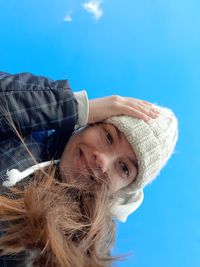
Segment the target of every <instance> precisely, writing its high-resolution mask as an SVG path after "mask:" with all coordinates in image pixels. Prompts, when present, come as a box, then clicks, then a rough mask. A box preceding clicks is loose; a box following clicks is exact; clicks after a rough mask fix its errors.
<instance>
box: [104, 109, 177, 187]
mask: <svg viewBox="0 0 200 267" xmlns="http://www.w3.org/2000/svg"><path fill="white" fill-rule="evenodd" d="M154 107H155V108H157V109H158V110H159V112H160V115H159V116H158V117H157V118H156V119H151V120H150V121H149V122H144V121H143V120H141V119H135V118H133V117H130V116H114V117H111V118H109V119H107V120H106V121H105V122H106V123H111V124H113V125H114V126H115V127H117V128H118V129H119V131H120V132H122V133H123V134H124V135H125V137H126V139H127V141H128V142H129V143H130V145H131V146H132V148H133V151H134V152H135V154H136V157H137V160H138V175H137V177H136V179H135V180H134V182H133V183H132V184H130V185H129V186H128V187H127V190H128V191H131V192H136V191H137V190H139V189H141V188H143V187H145V186H146V185H147V184H149V183H150V182H151V181H152V180H153V179H154V178H155V177H156V176H157V175H158V174H159V172H160V170H161V169H162V167H163V166H164V165H165V164H166V162H167V160H168V159H169V158H170V156H171V154H172V152H173V150H174V147H175V144H176V141H177V137H178V129H177V119H176V117H175V115H174V113H173V112H172V111H171V110H170V109H167V108H162V107H158V106H154ZM127 190H126V191H127Z"/></svg>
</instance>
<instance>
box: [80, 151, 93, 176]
mask: <svg viewBox="0 0 200 267" xmlns="http://www.w3.org/2000/svg"><path fill="white" fill-rule="evenodd" d="M79 159H80V160H79V163H80V166H81V168H80V169H81V170H82V171H83V175H86V176H87V177H89V178H90V179H91V180H92V181H94V175H93V172H92V169H91V168H90V167H89V166H88V163H87V160H86V158H85V155H84V153H83V151H82V150H81V149H79Z"/></svg>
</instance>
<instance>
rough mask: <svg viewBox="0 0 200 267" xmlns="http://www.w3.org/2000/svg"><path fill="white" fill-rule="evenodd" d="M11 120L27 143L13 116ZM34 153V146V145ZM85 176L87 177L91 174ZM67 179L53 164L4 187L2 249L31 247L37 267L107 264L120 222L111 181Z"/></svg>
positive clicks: (3, 251)
mask: <svg viewBox="0 0 200 267" xmlns="http://www.w3.org/2000/svg"><path fill="white" fill-rule="evenodd" d="M8 121H9V124H10V125H11V127H12V128H13V130H14V132H15V133H16V135H17V136H18V137H19V139H20V140H21V142H22V143H23V144H24V146H25V147H26V144H25V143H24V140H23V138H22V137H21V136H20V134H19V132H18V130H17V129H16V127H15V125H14V124H13V122H12V119H11V117H10V118H9V117H8ZM28 152H29V153H30V155H31V152H30V151H28ZM81 175H83V178H85V174H84V173H83V174H81ZM79 178H80V179H76V180H75V181H74V182H73V184H72V183H67V182H66V181H65V182H63V181H62V179H61V175H60V173H59V169H58V167H57V166H54V165H53V164H52V165H51V166H50V167H49V168H48V169H46V170H43V169H41V170H39V171H37V172H36V173H35V174H34V175H32V177H31V179H30V181H29V183H28V184H26V185H25V186H24V185H23V181H22V186H20V183H19V186H17V187H16V186H15V187H13V188H11V189H3V190H4V194H2V195H1V196H0V222H2V226H1V230H2V232H3V235H2V236H1V237H0V252H1V255H12V254H17V253H20V252H23V251H30V252H31V253H30V259H31V262H32V263H33V266H37V267H42V266H43V267H45V266H48V267H71V266H73V267H105V266H111V264H112V261H113V260H115V259H114V258H113V257H112V256H111V255H110V249H111V247H112V245H113V243H114V236H115V224H114V221H113V220H112V218H111V215H110V212H109V210H110V207H111V205H112V201H113V200H112V198H111V196H110V194H109V189H108V187H107V185H106V184H104V183H102V181H101V182H98V177H96V180H95V181H88V179H81V176H80V177H79Z"/></svg>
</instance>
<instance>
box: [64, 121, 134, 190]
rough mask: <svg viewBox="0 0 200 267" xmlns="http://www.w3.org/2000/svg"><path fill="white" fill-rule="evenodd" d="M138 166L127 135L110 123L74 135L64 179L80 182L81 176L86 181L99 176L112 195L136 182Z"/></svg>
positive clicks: (66, 149) (68, 148) (88, 128)
mask: <svg viewBox="0 0 200 267" xmlns="http://www.w3.org/2000/svg"><path fill="white" fill-rule="evenodd" d="M137 167H138V166H137V159H136V155H135V153H134V151H133V150H132V148H131V146H130V144H129V143H128V141H127V140H126V138H125V136H124V135H123V134H122V133H120V132H119V131H118V129H117V128H115V127H114V126H113V125H111V124H106V123H99V124H96V125H92V126H89V127H87V128H86V129H84V130H83V131H81V132H80V133H78V134H75V135H73V136H72V137H71V138H70V140H69V142H68V143H67V145H66V147H65V149H64V152H63V154H62V157H61V161H60V171H61V174H62V176H63V177H65V176H67V177H72V179H77V178H78V177H79V178H80V177H82V176H80V174H81V173H82V174H84V177H86V179H91V180H94V179H96V178H95V177H98V178H100V180H103V181H105V182H106V183H107V184H108V185H109V188H110V190H111V192H112V193H115V192H117V191H118V190H120V189H121V188H123V187H126V186H127V185H128V184H130V183H131V182H133V180H134V179H135V177H136V175H137ZM66 174H67V175H66ZM93 177H94V179H93ZM80 179H81V178H80Z"/></svg>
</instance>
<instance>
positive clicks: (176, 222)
mask: <svg viewBox="0 0 200 267" xmlns="http://www.w3.org/2000/svg"><path fill="white" fill-rule="evenodd" d="M89 2H91V1H87V0H85V1H84V0H83V1H80V0H74V1H72V0H70V1H67V0H29V1H27V0H0V69H1V70H2V71H7V72H11V73H16V72H22V71H27V72H32V73H34V74H38V75H44V76H48V77H51V78H53V79H66V78H68V79H69V80H70V84H71V86H72V88H73V90H74V91H78V90H81V89H86V90H87V92H88V95H89V97H90V98H95V97H101V96H105V95H112V94H119V95H123V96H132V97H137V98H141V99H146V100H148V101H151V102H154V103H157V104H159V105H162V106H168V107H170V108H171V109H173V110H174V112H175V114H176V115H177V117H178V119H179V132H180V133H179V141H178V144H177V147H176V150H175V153H174V155H173V157H172V158H171V159H170V161H169V163H168V164H167V165H166V167H165V168H164V169H163V170H162V172H161V174H160V176H159V177H158V178H157V180H156V181H155V182H154V183H153V184H152V185H151V186H149V187H147V188H146V189H145V199H144V202H143V204H142V206H141V207H140V208H139V209H138V210H137V211H136V212H135V213H134V214H133V215H132V216H131V217H130V218H129V219H128V221H127V223H126V224H121V223H120V224H117V240H116V246H115V250H114V252H115V253H122V254H123V253H127V252H128V253H129V252H130V253H132V255H131V256H129V257H128V259H127V261H126V262H121V263H118V264H117V266H119V267H179V266H181V267H199V266H200V181H199V179H200V174H199V170H200V145H199V132H200V123H199V121H200V120H199V116H200V112H199V102H200V52H199V50H200V1H199V0H104V1H102V2H99V3H96V2H97V1H93V3H89ZM84 4H85V5H84Z"/></svg>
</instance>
